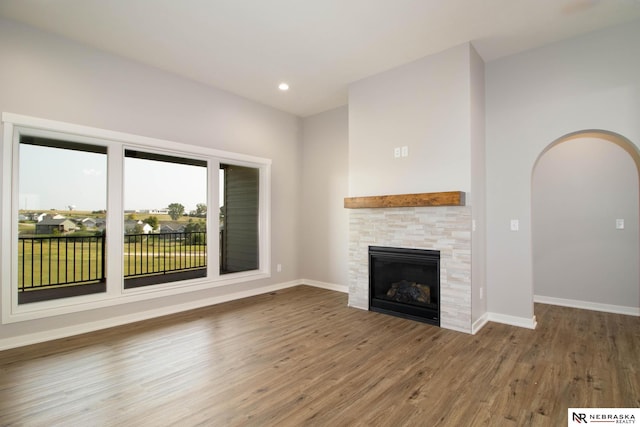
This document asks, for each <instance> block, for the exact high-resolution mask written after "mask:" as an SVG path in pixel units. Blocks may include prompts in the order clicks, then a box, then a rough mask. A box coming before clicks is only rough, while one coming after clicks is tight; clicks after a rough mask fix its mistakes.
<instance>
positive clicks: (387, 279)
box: [369, 246, 440, 326]
mask: <svg viewBox="0 0 640 427" xmlns="http://www.w3.org/2000/svg"><path fill="white" fill-rule="evenodd" d="M369 310H370V311H376V312H380V313H386V314H391V315H394V316H399V317H404V318H407V319H412V320H417V321H420V322H425V323H429V324H432V325H436V326H440V251H437V250H426V249H409V248H394V247H383V246H369Z"/></svg>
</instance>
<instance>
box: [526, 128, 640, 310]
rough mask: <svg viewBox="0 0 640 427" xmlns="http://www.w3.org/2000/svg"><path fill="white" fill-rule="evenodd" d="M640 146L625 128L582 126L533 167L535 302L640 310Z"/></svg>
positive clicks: (590, 307) (545, 151)
mask: <svg viewBox="0 0 640 427" xmlns="http://www.w3.org/2000/svg"><path fill="white" fill-rule="evenodd" d="M639 171H640V153H639V152H638V148H637V147H636V146H635V145H634V144H633V143H631V142H630V141H629V140H628V139H626V138H624V137H623V136H621V135H618V134H615V133H611V132H606V131H581V132H576V133H572V134H569V135H565V136H563V137H562V138H559V139H558V140H556V141H554V142H553V143H551V144H550V145H549V146H547V148H546V149H545V150H544V151H543V152H542V153H541V154H540V156H539V157H538V159H537V161H536V164H535V165H534V168H533V173H532V203H531V206H532V236H533V238H532V254H533V255H532V256H533V260H532V265H533V283H534V301H536V302H543V303H550V304H556V305H565V306H571V307H577V308H585V309H592V310H600V311H608V312H617V313H623V314H632V315H640V267H639V265H640V232H639V224H640V219H639V212H640V201H639V199H640V196H639V195H640V189H639V188H640V178H639V176H640V172H639Z"/></svg>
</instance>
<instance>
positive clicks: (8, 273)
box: [0, 112, 271, 323]
mask: <svg viewBox="0 0 640 427" xmlns="http://www.w3.org/2000/svg"><path fill="white" fill-rule="evenodd" d="M2 122H3V127H4V132H3V142H2V165H3V168H2V174H1V175H0V186H1V187H0V188H2V200H1V202H2V208H1V212H0V224H1V230H2V234H1V240H0V266H1V276H0V281H1V288H2V290H1V292H2V323H13V322H20V321H25V320H32V319H38V318H46V317H50V316H56V315H60V314H68V313H75V312H80V311H86V310H93V309H96V308H101V307H109V306H114V305H120V304H125V303H130V302H134V301H144V300H149V299H153V298H158V297H166V296H171V295H177V294H183V293H187V292H193V291H198V290H204V289H213V288H217V287H222V286H229V285H234V284H237V283H243V282H248V281H253V280H259V279H265V278H269V277H271V218H270V212H271V206H270V204H271V160H270V159H266V158H261V157H255V156H249V155H245V154H238V153H233V152H228V151H222V150H218V149H213V148H208V147H201V146H196V145H190V144H185V143H180V142H174V141H168V140H162V139H156V138H150V137H144V136H138V135H133V134H128V133H123V132H116V131H110V130H105V129H99V128H93V127H88V126H82V125H76V124H71V123H65V122H58V121H53V120H47V119H41V118H35V117H30V116H23V115H18V114H12V113H6V112H4V113H2ZM22 135H24V136H39V137H45V138H51V137H53V138H56V139H63V140H68V141H71V142H80V143H86V144H91V145H99V146H105V147H106V148H107V218H106V229H107V233H106V245H107V250H106V272H107V283H106V292H104V293H98V294H91V295H82V296H76V297H71V298H62V299H56V300H49V301H42V302H34V303H29V304H21V305H19V304H18V298H17V293H18V292H17V286H15V281H16V280H17V277H18V276H17V272H18V271H17V270H18V264H17V253H18V211H19V203H18V200H19V195H18V190H19V186H18V173H19V171H18V165H19V163H18V162H19V158H18V153H19V144H20V137H21V136H22ZM125 150H141V151H147V152H151V153H158V154H164V155H169V156H177V157H188V158H189V157H190V158H194V159H199V160H205V161H206V162H207V182H208V186H207V187H208V188H207V198H208V200H207V206H211V207H213V206H218V180H219V178H218V170H219V168H220V163H226V164H234V165H238V166H247V167H254V168H257V169H258V170H259V179H260V181H259V212H258V221H259V226H258V245H259V248H258V251H259V267H258V269H257V270H251V271H246V272H239V273H231V274H225V275H220V274H219V265H218V260H219V257H218V255H219V244H218V237H217V233H215V232H210V233H207V257H208V260H209V261H208V262H207V276H206V277H203V278H196V279H189V280H183V281H176V282H169V283H163V284H156V285H153V286H143V287H138V288H130V289H125V288H124V277H123V273H124V261H123V252H124V239H123V238H122V236H123V235H124V215H123V212H124V201H123V191H124V156H125ZM212 211H213V212H217V209H216V210H212ZM218 229H219V217H218V215H215V214H212V215H207V230H218ZM214 236H215V238H214Z"/></svg>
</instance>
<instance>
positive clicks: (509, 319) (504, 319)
mask: <svg viewBox="0 0 640 427" xmlns="http://www.w3.org/2000/svg"><path fill="white" fill-rule="evenodd" d="M487 317H488V321H490V322H496V323H504V324H505V325H511V326H518V327H520V328H527V329H535V328H536V325H537V324H538V322H536V316H533V317H532V318H531V319H529V318H526V317H516V316H508V315H506V314H500V313H487Z"/></svg>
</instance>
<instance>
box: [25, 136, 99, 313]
mask: <svg viewBox="0 0 640 427" xmlns="http://www.w3.org/2000/svg"><path fill="white" fill-rule="evenodd" d="M19 150H20V154H19V159H20V161H19V190H18V194H19V195H18V198H19V207H18V283H17V286H18V303H19V304H25V303H29V302H35V301H44V300H50V299H58V298H65V297H71V296H76V295H85V294H90V293H98V292H105V290H106V287H105V265H106V259H105V257H106V251H105V239H104V233H105V218H106V206H107V156H106V148H105V147H101V146H93V145H88V144H78V143H73V142H68V141H59V140H53V139H45V138H35V137H29V136H23V137H22V139H21V141H20V147H19Z"/></svg>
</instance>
